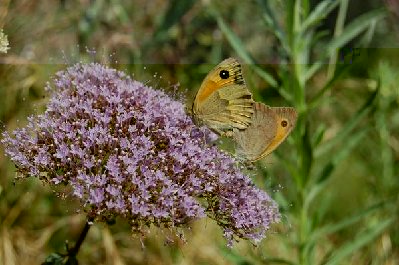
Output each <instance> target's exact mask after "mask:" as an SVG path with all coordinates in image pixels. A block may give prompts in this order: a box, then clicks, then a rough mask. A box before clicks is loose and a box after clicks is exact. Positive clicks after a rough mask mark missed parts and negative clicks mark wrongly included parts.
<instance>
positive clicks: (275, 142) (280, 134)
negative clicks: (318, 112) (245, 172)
mask: <svg viewBox="0 0 399 265" xmlns="http://www.w3.org/2000/svg"><path fill="white" fill-rule="evenodd" d="M296 119H297V112H296V111H295V109H294V108H288V107H282V108H274V107H269V106H266V105H264V104H263V103H258V102H256V103H255V105H254V115H253V117H252V123H251V125H249V126H248V128H246V129H245V130H234V134H233V138H234V139H235V140H236V142H237V144H238V153H240V154H243V155H244V156H245V157H246V158H247V159H248V160H250V161H256V160H259V159H261V158H263V157H265V156H267V155H268V154H270V153H271V152H273V151H274V150H275V149H276V148H277V147H278V146H279V145H280V144H281V143H282V142H283V141H284V140H285V139H286V138H287V136H288V135H289V134H290V132H291V131H292V129H293V128H294V127H295V123H296Z"/></svg>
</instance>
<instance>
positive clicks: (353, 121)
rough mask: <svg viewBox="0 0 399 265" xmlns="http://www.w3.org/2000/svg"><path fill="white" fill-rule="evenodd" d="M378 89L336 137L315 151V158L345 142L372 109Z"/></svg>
mask: <svg viewBox="0 0 399 265" xmlns="http://www.w3.org/2000/svg"><path fill="white" fill-rule="evenodd" d="M378 91H379V89H378V88H377V89H376V90H375V91H374V92H373V93H372V94H371V95H370V97H369V98H368V99H367V100H366V102H365V104H364V105H363V106H362V107H361V108H360V109H359V110H358V111H357V112H356V114H355V115H353V117H352V118H351V119H350V120H349V121H348V122H347V123H346V125H345V126H344V128H342V130H341V131H340V132H338V133H337V135H336V136H335V137H334V138H333V139H331V140H330V141H328V142H327V143H325V144H323V145H321V146H320V147H319V148H317V149H316V150H315V157H319V156H321V155H323V154H325V153H327V152H329V151H331V149H332V148H333V147H335V146H337V145H338V144H339V143H343V142H345V143H346V142H347V139H348V137H349V134H350V133H351V131H352V130H353V128H354V127H355V126H356V125H357V124H358V123H359V122H360V121H361V120H362V119H363V118H364V117H365V116H366V115H367V114H368V113H369V112H370V111H371V110H372V109H373V108H374V104H375V99H376V98H377V95H378Z"/></svg>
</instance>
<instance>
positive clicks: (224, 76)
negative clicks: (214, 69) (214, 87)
mask: <svg viewBox="0 0 399 265" xmlns="http://www.w3.org/2000/svg"><path fill="white" fill-rule="evenodd" d="M219 76H220V78H222V79H227V78H229V76H230V74H229V71H226V70H222V71H220V73H219Z"/></svg>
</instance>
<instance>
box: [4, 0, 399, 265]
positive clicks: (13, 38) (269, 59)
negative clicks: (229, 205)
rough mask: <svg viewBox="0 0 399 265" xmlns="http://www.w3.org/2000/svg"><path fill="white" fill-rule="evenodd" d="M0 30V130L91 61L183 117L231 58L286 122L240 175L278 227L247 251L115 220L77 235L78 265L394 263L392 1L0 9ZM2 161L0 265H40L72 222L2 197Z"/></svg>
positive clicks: (398, 37)
mask: <svg viewBox="0 0 399 265" xmlns="http://www.w3.org/2000/svg"><path fill="white" fill-rule="evenodd" d="M0 28H3V29H4V33H5V34H7V35H8V38H9V42H10V48H11V49H10V50H9V51H8V53H7V54H0V123H1V125H2V130H12V129H14V128H16V127H19V126H23V125H24V124H25V123H26V118H27V116H29V115H32V114H35V113H42V112H43V111H44V108H45V104H46V101H47V100H48V98H47V96H46V94H45V92H44V86H45V84H46V82H47V81H49V80H50V77H51V76H52V75H53V74H54V73H55V72H56V71H57V70H61V69H65V68H66V67H67V66H68V65H71V64H73V63H77V62H93V61H96V62H101V63H104V64H108V65H111V66H112V67H114V68H117V69H120V70H123V71H126V72H127V73H129V74H132V75H133V76H134V78H136V79H137V80H139V81H142V82H146V83H147V84H148V85H150V86H153V87H155V88H163V89H164V90H166V91H168V93H170V94H171V95H173V96H174V97H175V98H178V99H179V100H181V101H184V102H186V103H187V104H188V105H190V104H191V102H192V99H193V97H194V95H195V92H196V90H197V89H198V87H199V85H200V83H201V81H202V79H203V78H204V77H205V75H206V73H207V72H208V71H209V70H210V69H211V68H212V67H213V66H214V65H215V64H217V63H218V62H220V61H221V60H223V59H225V58H227V57H231V56H234V57H237V58H239V59H240V60H241V62H242V63H243V65H244V76H245V78H246V80H247V84H248V86H249V88H250V90H251V91H252V92H253V94H254V98H255V100H256V101H262V102H264V103H266V104H268V105H271V106H294V107H296V108H297V110H298V112H299V120H298V123H297V126H296V128H295V130H294V132H293V133H292V136H290V137H289V138H288V140H287V141H286V142H285V143H284V144H282V145H281V146H280V147H279V149H278V150H277V151H275V152H274V153H273V154H272V155H270V156H269V157H267V158H266V159H264V160H262V161H260V162H258V163H257V164H256V166H255V168H256V170H255V171H251V172H248V174H250V175H251V177H253V179H254V181H255V183H256V184H257V185H258V186H260V187H261V188H262V189H265V190H266V191H268V192H269V194H271V196H272V197H273V198H274V199H275V200H276V201H277V202H278V203H279V206H280V211H281V213H282V216H283V218H282V222H281V223H280V224H278V225H275V226H273V227H272V229H271V231H270V232H269V235H268V237H267V238H266V239H265V240H263V241H262V243H261V244H260V245H259V246H257V247H254V246H252V245H251V244H250V243H248V242H240V243H238V244H235V247H234V248H233V249H228V248H227V247H226V242H225V240H224V239H223V236H222V232H221V230H220V229H219V228H218V227H217V226H216V225H215V224H214V223H213V222H212V221H211V220H203V221H200V222H198V223H196V224H194V226H193V228H192V229H190V230H186V231H185V234H186V237H187V243H186V244H184V242H182V241H181V240H179V239H178V238H176V236H174V235H173V233H172V234H169V232H168V231H159V230H154V231H152V232H151V234H150V236H149V237H147V238H145V239H143V240H141V239H140V237H139V236H134V237H132V235H131V233H130V231H129V227H128V225H127V224H126V223H125V222H124V221H123V220H117V223H116V225H113V226H109V227H108V226H106V225H104V224H96V225H94V226H93V227H92V228H91V230H90V232H89V235H88V237H87V238H86V241H85V242H84V244H83V246H82V249H81V251H80V252H79V255H78V258H79V261H80V262H81V264H241V265H244V264H399V249H398V245H399V225H398V224H399V223H398V210H399V197H398V191H399V189H398V188H399V170H398V169H399V166H398V163H399V112H398V103H399V87H398V82H397V80H398V78H397V76H398V71H399V50H398V41H399V2H398V1H395V0H385V1H377V0H375V1H373V0H368V1H360V0H357V1H348V0H341V1H306V0H302V1H293V0H282V1H279V0H270V1H267V0H251V1H238V0H231V1H222V0H218V1H211V0H202V1H195V0H180V1H178V0H170V1H166V0H153V1H145V0H133V1H123V0H97V1H95V0H91V1H90V0H80V1H77V0H59V1H56V0H42V1H31V0H1V2H0ZM176 84H180V86H179V89H178V91H176ZM0 153H1V155H0V176H1V178H0V264H7V265H9V264H10V265H13V264H40V263H41V262H43V261H44V259H45V258H46V256H47V255H48V254H49V253H51V252H55V251H62V250H64V245H65V240H69V241H70V242H71V244H73V242H74V240H76V238H77V236H78V234H79V232H80V230H81V228H82V226H83V224H84V221H85V217H84V216H83V215H80V214H78V213H76V209H77V208H78V206H77V204H76V203H74V202H70V201H66V200H63V199H62V198H59V196H57V195H55V193H54V192H53V191H52V188H50V187H47V186H44V185H43V184H42V183H40V182H39V181H38V180H36V179H30V180H26V181H17V182H16V183H14V177H15V169H14V166H13V165H12V163H11V162H10V161H9V159H8V158H5V157H4V152H3V149H2V148H1V147H0ZM142 244H143V245H144V246H145V247H144V249H143V248H142Z"/></svg>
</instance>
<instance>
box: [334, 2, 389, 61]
mask: <svg viewBox="0 0 399 265" xmlns="http://www.w3.org/2000/svg"><path fill="white" fill-rule="evenodd" d="M385 14H386V12H385V10H383V9H377V10H373V11H370V12H368V13H366V14H363V15H361V16H359V17H357V18H356V19H354V20H353V21H352V22H351V23H350V24H349V25H347V26H346V27H345V29H344V30H343V32H342V34H340V35H339V36H337V37H336V38H334V39H333V40H332V41H331V42H330V43H329V44H328V46H327V54H328V55H332V54H334V53H335V52H336V51H337V50H338V49H340V48H342V47H343V46H345V45H346V44H347V43H348V42H350V41H351V40H353V39H354V38H355V37H357V36H358V35H359V34H360V33H361V32H362V31H365V30H366V29H368V28H369V26H370V24H371V23H375V21H376V20H380V19H382V18H384V17H385Z"/></svg>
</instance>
